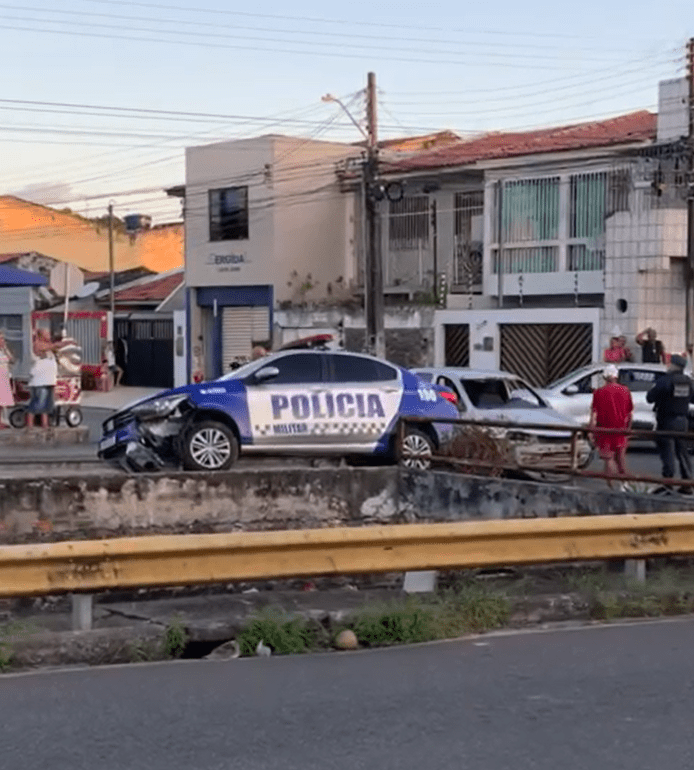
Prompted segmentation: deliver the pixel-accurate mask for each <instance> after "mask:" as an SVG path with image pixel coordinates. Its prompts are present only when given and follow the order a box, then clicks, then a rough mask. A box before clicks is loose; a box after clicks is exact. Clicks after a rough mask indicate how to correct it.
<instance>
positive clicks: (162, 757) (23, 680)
mask: <svg viewBox="0 0 694 770" xmlns="http://www.w3.org/2000/svg"><path fill="white" fill-rule="evenodd" d="M693 636H694V620H685V621H682V620H679V621H669V622H656V623H649V624H634V625H629V626H618V627H615V626H613V627H593V628H590V629H588V630H573V631H552V632H546V633H525V634H518V635H511V636H496V637H494V636H487V637H481V638H477V639H474V640H466V641H455V642H446V643H442V644H433V645H425V646H420V647H412V648H396V649H390V650H376V651H366V652H359V653H346V654H320V655H310V656H299V657H287V658H279V657H277V658H261V659H258V658H256V659H248V660H230V661H226V662H211V661H184V662H179V663H170V664H160V665H139V666H132V667H114V668H104V669H92V670H74V671H64V672H53V673H39V674H30V675H18V676H6V677H2V678H0V757H2V760H1V762H2V768H3V770H26V769H27V768H39V767H45V768H50V770H82V768H84V769H85V770H87V768H88V769H89V770H93V769H94V768H98V769H99V770H123V768H128V770H139V769H140V768H141V769H142V770H236V769H237V768H238V769H239V770H312V769H313V768H316V770H333V769H336V768H339V769H340V770H342V769H343V768H344V770H362V769H364V770H367V769H368V770H372V769H375V768H378V770H410V769H411V770H429V769H434V768H435V769H436V770H449V769H450V770H531V769H532V770H545V768H546V769H547V770H578V769H579V768H580V769H581V770H621V768H624V770H653V769H654V768H687V767H692V766H694V731H693V730H692V704H693V701H694V663H693V662H692V638H693Z"/></svg>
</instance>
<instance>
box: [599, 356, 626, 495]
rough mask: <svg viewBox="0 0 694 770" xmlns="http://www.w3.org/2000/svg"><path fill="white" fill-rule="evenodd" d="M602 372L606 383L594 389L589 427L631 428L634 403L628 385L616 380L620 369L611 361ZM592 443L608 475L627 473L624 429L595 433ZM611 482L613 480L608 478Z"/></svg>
mask: <svg viewBox="0 0 694 770" xmlns="http://www.w3.org/2000/svg"><path fill="white" fill-rule="evenodd" d="M602 376H603V377H604V378H605V384H604V385H603V386H602V388H598V389H597V390H596V391H595V392H594V393H593V405H592V407H591V410H590V423H589V427H590V428H611V429H615V430H618V429H619V428H625V429H626V430H629V429H631V420H632V417H633V413H634V403H633V401H632V398H631V393H630V392H629V389H628V388H626V387H625V386H624V385H620V384H619V383H618V382H617V377H618V376H619V372H618V370H617V367H616V366H615V365H614V364H610V365H609V366H606V367H605V369H604V370H603V373H602ZM593 435H594V437H595V438H594V441H595V446H596V447H597V448H598V452H599V453H600V457H601V458H602V459H603V460H604V462H605V473H606V474H607V475H609V476H621V477H622V478H625V477H626V476H627V468H626V452H627V444H628V443H629V436H628V434H627V433H595V434H593ZM607 485H608V486H609V487H611V486H612V480H611V479H608V480H607Z"/></svg>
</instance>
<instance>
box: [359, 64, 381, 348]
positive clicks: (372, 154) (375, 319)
mask: <svg viewBox="0 0 694 770" xmlns="http://www.w3.org/2000/svg"><path fill="white" fill-rule="evenodd" d="M366 135H367V141H366V162H365V163H364V191H365V196H364V197H365V201H364V202H365V214H366V254H365V258H364V284H365V285H364V306H365V307H364V310H365V315H366V352H367V353H371V354H372V355H375V356H378V357H379V358H384V357H385V353H386V345H385V335H384V331H383V260H382V257H381V239H380V235H381V234H380V227H379V210H378V199H377V197H376V180H377V177H378V131H377V116H376V75H375V74H374V73H373V72H369V74H368V78H367V85H366Z"/></svg>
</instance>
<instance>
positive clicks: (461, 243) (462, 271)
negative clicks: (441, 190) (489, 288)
mask: <svg viewBox="0 0 694 770" xmlns="http://www.w3.org/2000/svg"><path fill="white" fill-rule="evenodd" d="M454 239H455V256H454V264H453V283H454V284H457V285H459V286H464V287H468V289H469V290H472V286H475V285H478V284H481V282H482V254H483V247H484V192H483V191H482V190H475V191H472V192H461V193H456V194H455V209H454Z"/></svg>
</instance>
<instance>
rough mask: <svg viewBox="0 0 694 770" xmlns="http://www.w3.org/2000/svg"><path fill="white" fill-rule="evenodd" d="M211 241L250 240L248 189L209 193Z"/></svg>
mask: <svg viewBox="0 0 694 770" xmlns="http://www.w3.org/2000/svg"><path fill="white" fill-rule="evenodd" d="M209 203H210V240H211V241H242V240H247V239H248V187H226V188H223V189H220V190H210V191H209Z"/></svg>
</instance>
